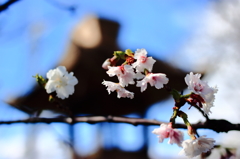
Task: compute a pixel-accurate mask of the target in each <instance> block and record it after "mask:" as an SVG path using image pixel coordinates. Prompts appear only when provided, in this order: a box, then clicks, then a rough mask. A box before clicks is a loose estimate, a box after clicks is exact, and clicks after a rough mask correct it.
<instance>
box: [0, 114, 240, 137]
mask: <svg viewBox="0 0 240 159" xmlns="http://www.w3.org/2000/svg"><path fill="white" fill-rule="evenodd" d="M54 122H61V123H68V124H75V123H89V124H96V123H100V122H111V123H128V124H132V125H135V126H137V125H148V126H149V125H160V124H162V123H166V122H161V121H157V120H149V119H143V118H128V117H119V116H110V115H109V116H80V117H74V118H71V117H57V118H38V117H35V118H29V119H23V120H14V121H1V122H0V124H14V123H47V124H50V123H54ZM174 127H175V128H183V129H186V126H185V125H184V124H175V125H174ZM192 127H193V128H194V129H196V130H197V129H211V130H213V131H216V132H218V133H219V132H228V131H231V130H238V131H240V124H232V123H230V122H229V121H227V120H223V119H220V120H215V119H209V120H207V121H206V122H198V123H196V124H192Z"/></svg>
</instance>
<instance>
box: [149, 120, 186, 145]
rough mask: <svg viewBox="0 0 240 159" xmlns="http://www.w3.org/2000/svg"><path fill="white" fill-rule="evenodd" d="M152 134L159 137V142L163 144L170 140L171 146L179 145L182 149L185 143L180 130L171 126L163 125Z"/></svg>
mask: <svg viewBox="0 0 240 159" xmlns="http://www.w3.org/2000/svg"><path fill="white" fill-rule="evenodd" d="M152 133H154V134H156V135H159V136H158V138H159V142H160V143H162V142H163V140H164V139H166V138H170V139H169V141H168V143H169V144H174V143H175V144H177V145H178V146H180V147H181V144H182V141H183V132H181V131H180V130H178V129H173V128H172V125H171V124H164V123H163V124H161V125H160V128H157V129H154V130H153V131H152Z"/></svg>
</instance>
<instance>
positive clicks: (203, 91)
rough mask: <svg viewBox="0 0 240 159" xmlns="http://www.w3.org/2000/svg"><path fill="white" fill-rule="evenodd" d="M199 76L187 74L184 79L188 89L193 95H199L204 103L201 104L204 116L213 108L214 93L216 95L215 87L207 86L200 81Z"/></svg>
mask: <svg viewBox="0 0 240 159" xmlns="http://www.w3.org/2000/svg"><path fill="white" fill-rule="evenodd" d="M200 77H201V74H198V73H197V74H195V75H194V74H193V73H192V72H190V74H187V75H186V77H185V82H186V84H187V85H188V89H190V90H191V91H192V92H193V93H195V94H198V95H200V96H201V97H202V98H203V99H204V101H203V102H202V105H203V111H204V112H205V113H206V114H209V113H210V112H211V111H210V108H211V107H213V102H214V100H215V93H217V91H218V89H217V87H210V86H208V84H207V82H204V81H202V80H201V79H200Z"/></svg>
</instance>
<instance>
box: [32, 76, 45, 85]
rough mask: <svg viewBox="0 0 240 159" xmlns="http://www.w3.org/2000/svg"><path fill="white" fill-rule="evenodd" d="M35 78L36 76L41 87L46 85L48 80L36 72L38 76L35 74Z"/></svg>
mask: <svg viewBox="0 0 240 159" xmlns="http://www.w3.org/2000/svg"><path fill="white" fill-rule="evenodd" d="M33 77H34V78H36V81H37V83H38V84H39V86H41V87H45V85H46V83H47V80H46V79H44V78H43V77H42V76H41V75H38V74H36V76H33Z"/></svg>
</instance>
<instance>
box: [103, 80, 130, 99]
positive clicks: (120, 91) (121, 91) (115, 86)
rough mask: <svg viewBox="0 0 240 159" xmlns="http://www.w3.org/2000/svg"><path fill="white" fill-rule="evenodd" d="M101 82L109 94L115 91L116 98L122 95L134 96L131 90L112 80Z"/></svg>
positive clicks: (124, 96) (125, 96)
mask: <svg viewBox="0 0 240 159" xmlns="http://www.w3.org/2000/svg"><path fill="white" fill-rule="evenodd" d="M102 84H103V85H105V86H106V87H107V91H108V93H109V94H110V93H111V92H114V91H116V92H117V97H118V98H121V97H122V98H131V99H132V98H133V97H134V93H133V92H130V91H128V90H126V89H125V88H123V87H122V86H121V85H120V84H119V83H114V82H111V81H103V82H102Z"/></svg>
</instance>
